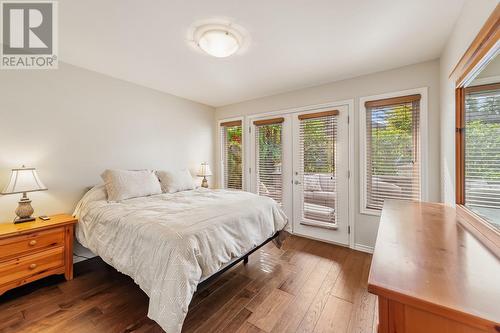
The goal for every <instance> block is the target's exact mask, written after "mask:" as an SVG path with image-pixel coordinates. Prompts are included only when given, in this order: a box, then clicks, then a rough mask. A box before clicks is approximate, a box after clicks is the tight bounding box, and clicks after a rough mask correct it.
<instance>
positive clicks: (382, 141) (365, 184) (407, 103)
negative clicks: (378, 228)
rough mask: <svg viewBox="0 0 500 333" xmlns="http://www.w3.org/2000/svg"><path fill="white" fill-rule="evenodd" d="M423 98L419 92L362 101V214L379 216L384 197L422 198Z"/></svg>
mask: <svg viewBox="0 0 500 333" xmlns="http://www.w3.org/2000/svg"><path fill="white" fill-rule="evenodd" d="M419 91H422V89H420V90H419ZM421 99H422V94H421V93H419V94H411V95H404V96H401V95H399V96H395V97H392V96H391V97H390V98H383V99H376V98H364V99H362V100H361V101H362V103H363V105H362V112H361V116H360V117H361V118H362V119H361V126H362V131H361V132H362V133H363V129H364V133H363V136H364V137H363V138H362V140H363V142H362V157H361V158H362V170H361V179H362V181H361V183H362V200H361V201H362V202H361V212H362V213H368V214H377V215H378V214H379V213H380V210H382V207H383V204H384V200H385V199H403V200H421V198H422V149H421V120H422V114H421V113H422V112H421V108H420V106H421Z"/></svg>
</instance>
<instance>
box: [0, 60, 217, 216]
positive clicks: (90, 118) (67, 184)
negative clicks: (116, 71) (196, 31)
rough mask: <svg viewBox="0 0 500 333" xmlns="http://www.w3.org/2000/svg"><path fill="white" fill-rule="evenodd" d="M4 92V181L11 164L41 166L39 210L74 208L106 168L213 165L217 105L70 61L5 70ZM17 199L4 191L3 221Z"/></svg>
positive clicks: (0, 108)
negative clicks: (50, 67)
mask: <svg viewBox="0 0 500 333" xmlns="http://www.w3.org/2000/svg"><path fill="white" fill-rule="evenodd" d="M0 95H1V97H0V187H3V186H4V185H5V183H6V182H7V181H8V176H9V174H10V169H11V168H12V167H19V166H21V165H22V164H25V165H27V166H34V167H36V168H38V170H39V175H40V178H41V179H42V181H43V182H44V183H45V185H47V187H48V188H49V190H48V191H47V192H39V193H31V194H29V196H30V197H31V198H32V199H33V206H34V208H35V214H37V215H41V214H53V213H58V212H65V213H72V212H73V209H74V207H75V205H76V203H77V201H78V200H79V199H80V197H81V195H82V193H83V191H84V189H85V187H87V186H91V185H93V184H96V183H98V182H100V177H99V175H100V174H101V173H102V171H103V170H104V169H106V168H125V169H142V168H156V169H180V168H185V167H188V168H190V169H191V171H193V172H196V170H197V168H198V167H199V165H200V163H201V162H202V161H208V162H209V163H210V164H212V165H213V163H214V158H213V157H214V151H213V146H214V137H215V136H214V132H213V124H214V109H213V108H212V107H208V106H205V105H202V104H198V103H195V102H191V101H188V100H185V99H181V98H178V97H175V96H172V95H168V94H165V93H162V92H158V91H155V90H152V89H148V88H144V87H141V86H138V85H134V84H131V83H128V82H125V81H121V80H117V79H113V78H111V77H108V76H105V75H102V74H98V73H95V72H92V71H88V70H84V69H81V68H78V67H74V66H71V65H67V64H60V67H59V69H58V70H49V71H42V70H27V71H0ZM18 199H19V196H18V195H11V196H0V221H2V222H4V221H11V220H12V219H13V217H14V210H15V208H16V206H17V200H18Z"/></svg>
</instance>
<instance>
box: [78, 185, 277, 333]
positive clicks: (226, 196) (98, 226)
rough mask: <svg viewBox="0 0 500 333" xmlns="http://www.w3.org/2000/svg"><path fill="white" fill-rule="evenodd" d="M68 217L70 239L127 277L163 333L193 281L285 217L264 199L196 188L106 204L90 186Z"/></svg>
mask: <svg viewBox="0 0 500 333" xmlns="http://www.w3.org/2000/svg"><path fill="white" fill-rule="evenodd" d="M75 216H76V217H77V218H78V220H79V222H78V224H77V228H76V237H77V239H78V241H79V242H80V243H81V244H82V245H83V246H85V247H87V248H89V249H90V250H91V251H93V252H94V253H96V254H97V255H99V256H100V257H101V258H102V259H103V260H104V261H105V262H106V263H108V264H109V265H111V266H113V267H114V268H115V269H117V270H118V271H120V272H122V273H124V274H127V275H129V276H130V277H132V278H133V279H134V281H135V282H136V283H137V284H138V285H139V286H140V287H141V289H142V290H144V292H145V293H146V294H147V295H148V296H149V310H148V317H149V318H151V319H153V320H155V321H156V322H157V323H158V324H159V325H160V326H161V327H162V328H163V329H164V330H165V331H166V332H167V333H178V332H181V329H182V324H183V322H184V318H185V316H186V314H187V311H188V306H189V303H190V301H191V298H192V296H193V293H194V292H195V291H196V289H197V286H198V285H199V283H200V282H202V281H206V280H207V279H209V278H210V277H211V276H214V274H217V273H218V272H220V271H221V270H223V269H224V268H227V267H228V265H231V264H233V263H234V262H235V261H237V260H238V259H240V258H243V257H245V256H246V255H248V254H249V253H251V252H252V250H254V249H255V248H257V247H258V246H260V245H261V244H263V243H264V242H266V241H267V240H269V239H271V238H273V237H275V236H276V235H280V236H279V237H277V238H276V239H275V241H276V242H277V243H278V245H279V240H280V239H282V237H283V235H284V234H285V232H283V229H284V228H285V226H286V224H287V218H286V216H285V214H284V213H283V211H282V210H281V208H280V207H279V205H278V204H277V203H276V202H275V201H273V200H272V199H270V198H267V197H262V196H258V195H255V194H252V193H248V192H243V191H232V190H208V189H204V188H198V189H194V190H189V191H181V192H177V193H173V194H158V195H152V196H147V197H140V198H133V199H128V200H124V201H122V202H115V203H112V202H108V201H107V199H106V189H105V187H104V186H97V187H94V188H92V189H91V190H90V191H88V192H87V193H86V194H85V196H84V197H83V198H82V200H81V201H80V203H79V204H78V206H77V209H76V211H75Z"/></svg>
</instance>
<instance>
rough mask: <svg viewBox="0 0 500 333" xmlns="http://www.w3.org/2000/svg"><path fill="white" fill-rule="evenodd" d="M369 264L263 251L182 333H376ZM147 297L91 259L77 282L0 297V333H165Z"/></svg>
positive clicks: (339, 256)
mask: <svg viewBox="0 0 500 333" xmlns="http://www.w3.org/2000/svg"><path fill="white" fill-rule="evenodd" d="M370 262H371V256H370V255H368V254H365V253H361V252H357V251H353V250H350V249H347V248H344V247H339V246H335V245H330V244H326V243H322V242H318V241H313V240H308V239H305V238H300V237H296V236H292V237H290V238H289V239H287V241H286V242H285V244H284V246H283V248H282V249H278V248H276V247H275V246H274V244H272V243H269V244H267V245H266V246H264V247H263V248H262V249H260V250H259V251H257V252H255V253H254V254H252V255H251V256H250V260H249V263H248V264H247V265H243V263H241V264H238V265H236V266H235V267H234V268H233V269H231V270H229V271H228V272H226V273H224V274H223V275H221V276H220V277H219V278H218V279H217V280H215V281H214V282H213V283H211V284H210V285H208V286H206V287H205V289H203V290H199V291H198V292H197V293H196V294H195V296H194V298H193V301H192V302H191V305H190V308H189V312H188V315H187V317H186V320H185V322H184V328H183V332H186V333H187V332H200V333H205V332H231V333H232V332H256V333H263V332H265V333H276V332H339V333H340V332H359V333H367V332H369V333H372V332H375V331H376V330H375V327H376V325H375V323H376V321H377V319H376V311H375V310H376V297H375V296H373V295H371V294H369V293H368V292H367V281H368V272H369V269H370ZM147 309H148V297H147V296H146V295H145V294H144V293H143V292H142V291H141V289H140V288H139V287H138V286H137V285H136V284H135V283H134V282H133V281H132V279H130V278H129V277H127V276H125V275H123V274H120V273H118V272H117V271H116V270H114V269H113V268H112V267H110V266H108V265H106V264H105V263H104V262H102V261H101V260H100V259H98V258H95V259H91V260H87V261H84V262H81V263H78V264H76V265H75V279H74V280H73V281H69V282H66V281H64V278H62V277H49V278H46V279H43V280H40V281H37V282H35V283H33V284H29V285H26V286H24V287H21V288H17V289H15V290H12V291H10V292H8V293H6V294H4V295H3V296H0V332H47V333H48V332H57V333H61V332H76V333H80V332H81V333H87V332H89V333H96V332H106V333H114V332H142V333H146V332H150V333H153V332H163V331H162V329H161V328H160V327H159V326H158V325H157V324H156V323H155V322H154V321H152V320H150V319H148V318H147V316H146V314H147Z"/></svg>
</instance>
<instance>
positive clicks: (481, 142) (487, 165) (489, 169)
mask: <svg viewBox="0 0 500 333" xmlns="http://www.w3.org/2000/svg"><path fill="white" fill-rule="evenodd" d="M465 149H466V157H465V158H466V161H467V162H466V165H467V168H466V170H465V172H466V174H465V176H466V177H467V178H469V177H471V178H482V179H484V180H486V181H488V180H496V181H498V180H500V162H499V161H500V122H485V121H483V120H472V121H467V123H466V124H465ZM471 155H473V156H471Z"/></svg>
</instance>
